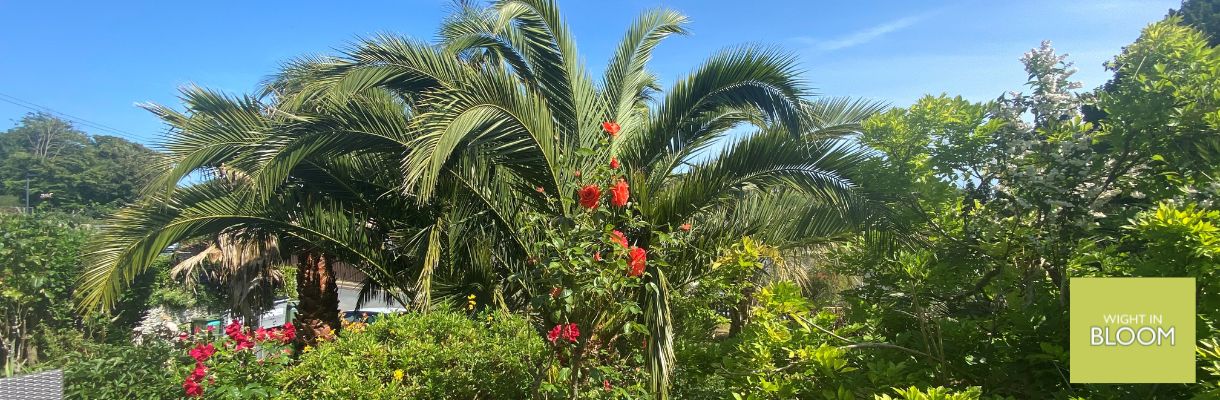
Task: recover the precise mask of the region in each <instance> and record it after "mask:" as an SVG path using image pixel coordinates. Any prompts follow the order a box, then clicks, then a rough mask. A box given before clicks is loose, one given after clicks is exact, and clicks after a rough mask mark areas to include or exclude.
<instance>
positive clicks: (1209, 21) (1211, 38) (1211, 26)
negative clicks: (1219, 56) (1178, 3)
mask: <svg viewBox="0 0 1220 400" xmlns="http://www.w3.org/2000/svg"><path fill="white" fill-rule="evenodd" d="M1169 15H1170V16H1181V17H1182V22H1185V23H1186V24H1187V25H1190V26H1192V27H1194V28H1195V29H1198V30H1200V31H1203V33H1204V34H1206V35H1207V44H1208V45H1209V46H1215V45H1217V44H1220V0H1184V1H1182V8H1179V9H1177V10H1169Z"/></svg>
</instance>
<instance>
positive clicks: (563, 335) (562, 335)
mask: <svg viewBox="0 0 1220 400" xmlns="http://www.w3.org/2000/svg"><path fill="white" fill-rule="evenodd" d="M559 339H563V340H565V341H568V342H571V343H576V341H577V340H578V339H580V328H577V327H576V324H575V323H569V324H559V325H555V327H553V328H551V331H550V332H548V333H547V334H546V340H549V341H550V342H551V344H555V342H556V341H558V340H559Z"/></svg>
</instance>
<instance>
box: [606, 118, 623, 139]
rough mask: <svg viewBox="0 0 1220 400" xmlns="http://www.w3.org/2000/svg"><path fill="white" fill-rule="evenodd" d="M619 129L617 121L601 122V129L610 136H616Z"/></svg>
mask: <svg viewBox="0 0 1220 400" xmlns="http://www.w3.org/2000/svg"><path fill="white" fill-rule="evenodd" d="M619 129H620V127H619V126H618V123H617V122H614V121H606V122H602V130H604V131H606V133H607V134H609V135H610V137H615V136H618V131H619Z"/></svg>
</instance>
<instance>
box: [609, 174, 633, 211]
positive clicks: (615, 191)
mask: <svg viewBox="0 0 1220 400" xmlns="http://www.w3.org/2000/svg"><path fill="white" fill-rule="evenodd" d="M630 196H631V190H630V188H629V187H628V186H627V181H625V180H622V179H619V180H618V183H615V184H614V187H613V188H610V204H611V205H613V206H615V207H622V206H625V205H627V198H628V197H630Z"/></svg>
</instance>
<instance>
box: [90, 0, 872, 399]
mask: <svg viewBox="0 0 1220 400" xmlns="http://www.w3.org/2000/svg"><path fill="white" fill-rule="evenodd" d="M685 23H686V18H685V17H684V16H682V15H680V14H678V13H676V12H673V11H670V10H663V9H662V10H654V11H649V12H646V13H644V14H643V15H642V16H640V17H639V18H638V19H637V20H636V21H635V22H634V23H633V24H632V25H631V27H630V28H629V29H628V31H627V34H626V35H625V37H624V38H623V40H622V41H621V42H620V45H619V46H618V47H617V49H616V51H615V53H614V55H613V56H612V58H611V60H610V62H609V64H608V66H607V67H606V68H605V70H604V73H603V74H602V76H601V77H600V79H598V78H594V76H593V75H592V74H591V73H590V72H589V71H588V70H587V69H586V68H585V66H584V65H583V64H582V63H581V61H580V59H579V57H578V53H577V51H576V46H575V43H574V41H573V39H572V37H571V35H570V32H569V31H568V28H567V26H566V24H565V23H564V22H563V20H562V18H561V17H560V14H559V11H558V9H557V7H556V6H555V4H554V3H553V2H552V1H548V0H506V1H498V2H495V3H494V4H492V5H490V6H489V7H476V6H472V5H468V4H467V5H462V6H460V7H459V9H458V10H457V11H456V12H455V13H454V14H453V16H451V17H450V18H449V19H447V20H446V21H445V22H444V24H443V25H442V28H441V33H440V41H439V43H437V44H428V43H424V42H419V41H414V40H409V39H404V38H398V37H389V36H379V37H375V38H371V39H367V40H363V41H360V42H359V43H356V44H355V45H353V46H352V47H351V48H350V49H348V50H347V51H345V52H343V53H342V54H341V55H339V56H330V57H312V58H304V59H300V60H297V61H295V62H293V63H291V64H289V65H288V66H286V67H285V69H284V70H283V71H282V72H281V73H280V74H278V75H277V76H275V77H274V78H273V79H271V80H270V81H268V82H267V83H266V85H265V90H264V92H265V93H264V94H265V97H264V98H263V99H264V100H263V101H259V100H258V99H255V98H251V97H243V98H228V97H225V96H221V95H217V94H215V93H212V92H207V91H204V90H201V89H189V90H188V91H186V92H185V94H184V100H185V101H186V103H187V105H188V113H187V114H180V113H176V112H174V111H172V110H170V109H168V108H165V107H150V108H151V109H152V110H153V111H154V112H156V113H157V114H158V115H160V116H161V117H162V118H163V119H165V120H166V121H167V122H168V123H169V124H170V125H171V127H173V128H174V129H173V130H172V132H171V135H170V137H169V139H168V140H167V142H166V146H165V148H166V150H167V156H166V160H165V166H164V167H163V171H164V173H163V174H162V176H161V178H160V179H159V180H158V181H157V182H158V185H157V186H156V187H155V188H154V190H152V191H150V193H149V195H148V198H147V199H146V201H144V202H142V203H140V204H137V205H136V206H133V207H130V208H128V209H125V210H124V211H121V212H120V213H119V214H118V215H117V216H116V219H115V220H114V221H113V222H112V223H111V225H109V226H108V227H107V228H106V229H105V230H104V234H103V235H102V236H100V237H99V240H98V243H99V245H98V247H97V248H95V250H94V251H93V252H92V253H91V258H90V260H91V262H90V265H91V267H90V268H89V270H88V271H87V273H86V275H85V279H84V283H85V287H86V291H87V293H88V294H87V295H86V297H85V299H84V300H85V303H84V304H85V305H86V306H106V305H109V304H112V303H113V301H114V298H115V297H116V295H117V293H118V292H119V291H120V290H121V289H122V288H123V287H124V286H125V285H126V284H127V282H130V280H131V277H133V276H134V275H135V274H136V273H138V272H140V271H142V270H143V269H145V268H147V266H148V265H149V262H150V261H151V257H152V256H154V255H155V253H156V252H158V251H160V249H162V248H164V247H165V246H168V245H169V244H171V243H175V242H179V241H182V240H186V239H189V238H192V237H200V236H204V235H215V234H217V233H222V232H233V231H235V230H241V231H244V232H259V233H261V234H265V235H275V236H277V237H279V238H280V240H281V246H285V248H287V249H291V250H289V251H294V252H299V253H302V254H307V255H309V256H308V257H302V258H301V259H303V260H307V261H306V263H307V264H309V263H310V262H311V261H323V260H343V261H346V262H351V263H352V264H354V265H356V266H357V267H359V268H361V269H362V270H365V271H366V272H368V273H369V276H370V278H371V279H370V281H369V284H370V287H369V288H367V289H370V290H366V292H370V293H371V292H373V291H374V290H372V289H383V290H385V291H386V293H388V294H389V295H390V296H393V297H396V298H398V299H400V300H402V301H404V302H410V303H414V304H416V305H417V306H418V307H420V309H423V310H426V309H427V308H428V306H429V305H430V304H431V303H432V302H433V301H434V299H435V298H436V297H446V296H456V295H461V296H465V295H466V294H470V293H475V294H476V295H477V296H478V297H480V298H484V299H487V300H489V301H490V302H491V303H493V304H496V305H498V306H500V307H504V308H509V309H522V308H524V306H525V305H526V304H528V301H529V299H530V298H531V297H532V296H534V295H535V294H536V293H535V290H537V289H538V288H534V287H531V286H530V284H529V276H528V274H525V272H526V271H528V269H527V268H526V267H525V261H526V260H528V259H529V258H530V257H531V255H530V254H529V251H530V250H529V246H527V245H526V243H529V242H530V241H531V240H534V239H535V238H529V237H526V235H527V234H526V231H527V230H525V229H522V228H521V227H522V223H523V218H522V216H523V213H525V212H527V211H529V212H542V213H548V214H551V215H555V216H557V217H564V216H569V215H571V214H572V213H573V212H575V210H576V206H575V205H574V204H573V203H574V202H573V200H572V198H571V196H569V194H568V193H560V190H562V189H561V188H564V187H566V185H567V184H568V183H571V182H579V181H580V179H581V178H580V173H579V171H581V170H586V171H588V170H591V169H592V168H594V167H595V166H598V165H603V164H604V163H606V162H607V161H608V160H609V159H611V158H612V157H613V158H617V159H618V160H619V162H620V163H621V164H622V169H621V171H622V172H623V175H624V176H625V177H626V178H627V180H628V181H629V182H630V184H631V187H632V192H633V199H634V201H635V202H636V204H637V209H638V210H639V212H640V213H641V216H642V217H643V218H644V219H645V220H646V221H648V224H649V227H648V228H646V229H639V230H634V231H631V232H629V236H630V239H631V241H633V242H634V243H636V244H637V245H640V246H647V245H648V243H650V242H651V241H653V240H654V237H655V235H657V234H659V233H664V232H667V231H670V230H673V229H676V228H677V227H678V226H680V225H682V224H684V223H691V224H694V225H695V226H696V227H695V232H697V233H698V237H699V238H700V239H699V246H696V247H697V248H695V249H692V250H691V253H690V254H689V257H680V260H682V262H674V263H673V265H672V266H671V267H669V268H667V269H666V270H664V271H660V270H657V271H655V272H654V273H652V274H651V275H650V276H649V279H650V283H651V284H652V287H655V288H657V289H656V291H655V292H653V293H652V294H650V295H648V296H645V297H644V299H645V300H644V301H645V302H646V303H648V304H645V306H646V307H645V309H648V310H653V311H654V312H651V313H647V315H646V316H645V317H644V319H645V321H644V322H646V323H647V324H648V325H649V326H650V327H651V329H652V331H653V334H652V335H650V340H651V341H652V343H651V345H650V346H649V358H650V367H651V370H652V371H653V374H652V375H653V382H652V385H653V388H654V391H655V392H656V393H657V394H658V396H662V397H663V396H665V395H666V390H667V389H666V388H667V387H668V382H669V376H670V374H671V371H672V368H673V362H674V360H673V354H672V337H671V336H672V334H671V333H670V328H669V324H670V321H669V319H670V317H669V315H668V311H667V310H668V306H667V304H666V298H667V296H668V294H667V290H669V289H668V288H669V287H670V285H671V283H670V281H671V280H672V281H673V284H674V285H676V286H680V285H682V284H685V283H687V282H690V281H692V280H693V279H695V278H696V277H697V276H699V275H700V273H701V271H702V270H704V269H706V268H707V266H708V265H709V264H710V261H711V259H712V258H714V254H713V253H714V249H716V248H717V246H721V245H724V244H727V243H730V242H732V241H735V240H738V239H740V237H741V236H742V235H746V234H751V235H755V236H758V237H759V238H760V239H762V240H764V241H766V242H768V243H771V244H773V245H776V246H780V247H792V248H795V247H801V246H810V245H813V244H817V243H820V242H824V241H826V240H828V239H832V238H834V237H836V236H837V235H842V234H845V233H846V232H849V231H850V230H851V229H853V228H855V227H858V226H860V225H862V224H865V223H868V222H869V221H870V220H871V218H873V213H872V212H871V204H872V203H871V202H870V201H869V200H868V199H867V198H865V197H864V196H861V195H860V193H859V192H858V191H857V190H855V187H854V184H853V180H852V174H853V173H854V171H853V166H854V165H855V164H856V163H857V162H859V161H860V160H861V159H862V157H864V153H863V152H862V151H861V150H860V149H858V148H857V147H855V146H853V145H852V144H851V143H850V142H849V141H845V140H842V139H841V138H842V137H843V136H845V135H849V134H851V133H852V132H853V131H854V129H855V128H854V127H855V126H856V125H855V124H857V123H858V122H859V120H861V119H862V118H863V117H865V116H867V115H868V114H870V113H871V112H873V111H876V109H877V108H879V106H878V105H876V104H873V103H867V102H856V101H848V100H841V99H831V100H810V98H809V92H808V90H807V89H806V88H805V87H804V84H803V83H802V82H801V81H800V80H799V79H798V76H799V71H798V70H797V69H796V65H795V60H794V58H793V57H791V56H789V55H786V54H784V53H782V52H780V51H778V50H775V49H769V48H762V47H757V46H745V47H737V48H731V49H728V50H725V51H722V52H720V53H718V54H716V55H713V56H712V57H711V58H710V59H708V60H707V61H705V62H704V63H703V64H701V65H700V66H699V67H698V68H696V70H695V71H694V72H692V73H691V74H690V75H689V76H687V77H686V78H684V79H682V80H679V81H678V82H676V83H675V84H674V85H673V86H672V87H671V88H670V89H669V90H666V91H664V92H662V91H661V90H660V85H659V82H658V81H657V79H656V77H655V76H654V75H652V74H651V73H650V72H649V71H648V70H647V69H646V66H647V63H648V61H649V59H650V58H651V55H652V52H653V50H654V49H655V48H656V46H657V45H658V44H659V43H660V42H661V41H662V40H663V39H665V38H666V37H668V36H671V35H674V34H684V33H685V28H684V27H683V26H684V24H685ZM605 121H614V122H616V123H617V124H619V125H621V126H622V130H621V132H619V133H618V135H617V136H615V137H614V138H613V139H612V140H611V141H610V146H608V147H596V146H594V144H595V143H598V142H599V141H600V140H602V138H603V137H604V135H605V133H604V132H603V131H602V128H601V124H602V122H605ZM739 126H753V127H755V129H754V130H753V131H752V132H745V133H744V134H743V133H741V132H739V130H735V129H733V128H735V127H739ZM595 148H596V149H600V150H595ZM220 168H235V169H239V170H241V171H243V173H245V174H246V175H248V176H249V180H248V181H243V182H242V183H241V184H240V185H238V186H237V187H234V186H233V185H227V186H226V185H220V184H217V183H215V182H213V180H209V181H205V182H204V183H201V184H196V185H192V186H187V187H180V188H179V187H176V184H177V183H178V182H180V181H181V180H182V179H183V178H185V177H187V176H188V175H189V174H191V173H194V172H195V171H200V170H203V171H216V170H219V169H220ZM548 194H549V195H551V196H555V195H559V196H558V197H559V198H561V199H563V201H561V202H559V203H548V202H547V201H546V200H545V199H546V196H547V195H548ZM313 264H314V265H307V266H314V267H317V268H304V267H303V268H300V270H302V271H306V273H309V274H312V275H310V276H312V277H314V278H316V279H314V280H310V279H298V282H299V283H301V284H303V285H308V284H310V283H311V282H314V283H316V282H317V280H319V279H320V280H326V279H327V278H326V277H327V274H328V273H327V271H326V268H325V265H326V264H327V263H326V262H320V263H313ZM310 271H312V272H310ZM330 274H331V277H332V278H333V273H330ZM313 286H314V287H318V285H313ZM316 292H317V293H313V294H311V297H312V295H323V294H325V293H326V291H325V290H318V291H316ZM301 297H302V309H303V310H302V311H303V314H304V313H305V310H304V309H305V302H306V297H307V291H306V290H304V289H302V291H301ZM326 307H327V306H321V308H322V309H325V308H326ZM320 318H321V317H320V316H316V318H315V319H320Z"/></svg>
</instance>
